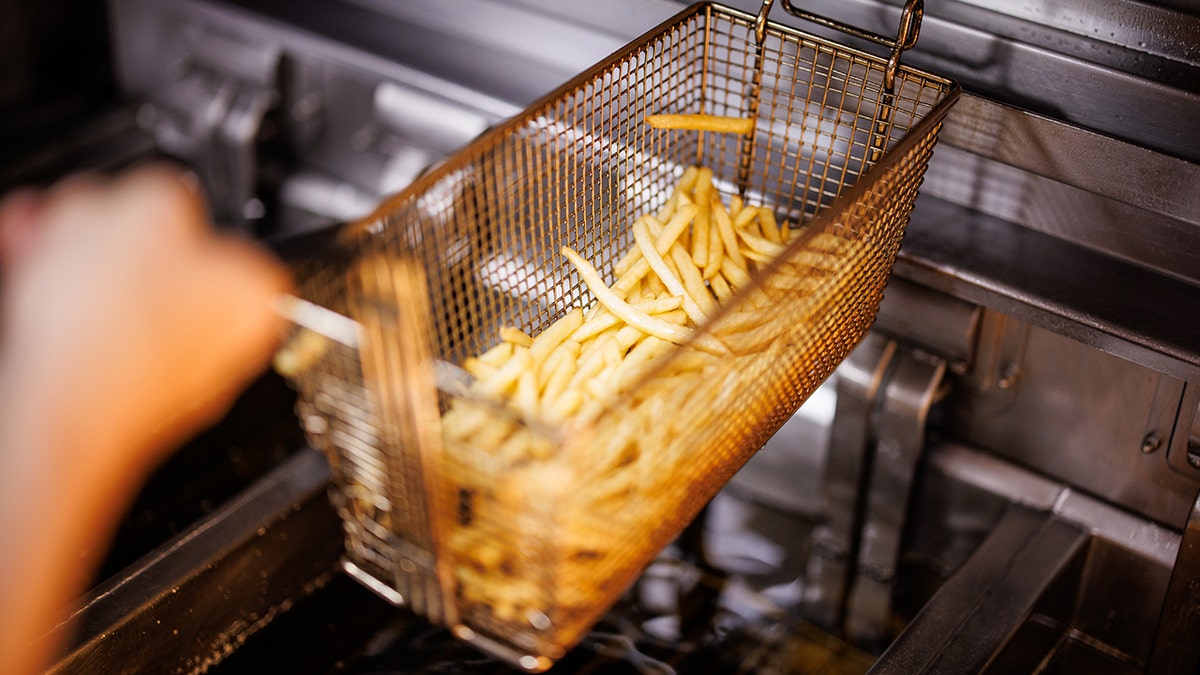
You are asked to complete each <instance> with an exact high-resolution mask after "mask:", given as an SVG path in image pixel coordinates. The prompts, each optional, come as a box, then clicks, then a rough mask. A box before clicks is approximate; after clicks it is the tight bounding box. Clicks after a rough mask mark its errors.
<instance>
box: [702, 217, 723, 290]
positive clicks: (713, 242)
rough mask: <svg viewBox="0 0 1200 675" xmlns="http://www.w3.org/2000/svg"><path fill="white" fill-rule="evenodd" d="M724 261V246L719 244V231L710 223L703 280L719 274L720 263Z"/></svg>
mask: <svg viewBox="0 0 1200 675" xmlns="http://www.w3.org/2000/svg"><path fill="white" fill-rule="evenodd" d="M724 259H725V246H724V244H722V243H721V231H720V229H719V228H718V227H717V226H716V225H713V224H712V223H711V222H710V223H709V228H708V260H706V261H705V262H704V278H705V279H712V278H713V277H715V276H717V275H718V274H720V273H721V262H722V261H723V260H724Z"/></svg>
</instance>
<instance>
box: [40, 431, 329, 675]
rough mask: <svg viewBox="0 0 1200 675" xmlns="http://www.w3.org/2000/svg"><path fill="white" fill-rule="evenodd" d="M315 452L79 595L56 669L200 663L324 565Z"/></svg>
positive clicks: (322, 577)
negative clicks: (78, 605) (69, 642)
mask: <svg viewBox="0 0 1200 675" xmlns="http://www.w3.org/2000/svg"><path fill="white" fill-rule="evenodd" d="M328 480H329V470H328V467H327V466H326V464H325V462H324V460H323V459H322V458H321V457H320V456H319V455H318V454H317V453H316V452H314V451H311V450H307V451H304V452H302V453H300V454H298V455H296V456H295V457H293V458H292V459H290V460H287V461H286V462H284V463H283V464H282V465H280V466H279V467H278V468H277V469H275V470H274V471H273V472H272V473H271V474H269V475H268V476H266V477H265V478H264V479H262V480H261V481H259V482H258V483H255V484H254V485H253V486H251V487H250V488H249V489H247V490H246V491H245V492H243V493H242V494H240V495H238V496H237V497H236V498H234V499H233V500H231V501H230V502H229V503H227V504H226V505H225V506H223V507H222V508H221V509H219V510H218V511H216V512H215V513H213V515H212V516H211V517H209V518H207V519H205V520H204V521H202V522H201V523H199V524H197V525H195V526H194V527H192V528H190V529H189V530H187V531H186V532H185V533H184V534H183V535H181V536H179V537H177V538H176V539H174V540H172V541H170V542H168V543H167V544H165V545H163V546H162V547H160V548H159V549H157V550H155V551H153V552H152V553H151V554H149V555H147V556H146V557H145V558H143V559H142V560H140V561H138V562H137V563H135V564H134V565H132V566H131V567H129V568H127V569H126V570H124V571H123V572H121V573H120V574H118V575H117V576H116V577H114V578H112V579H110V580H109V581H107V582H105V583H104V584H102V585H101V586H100V587H98V588H96V589H95V590H94V591H93V592H92V593H91V594H90V595H89V596H88V598H86V599H85V600H84V603H83V606H82V608H81V609H79V610H78V611H77V612H76V613H75V615H74V617H73V621H74V622H75V625H74V626H73V628H72V629H73V630H74V632H75V637H74V640H73V642H72V645H71V647H70V649H69V650H68V651H67V652H66V653H65V655H64V656H62V657H61V658H60V660H59V661H58V662H57V663H56V664H55V665H54V667H53V668H52V671H51V672H55V673H63V674H67V673H93V672H133V671H138V672H164V673H165V672H185V673H186V672H202V671H203V670H205V669H206V668H208V667H210V666H212V665H214V664H216V663H218V662H220V661H221V660H222V659H223V658H225V657H227V656H228V655H229V654H230V653H232V652H233V650H234V649H235V648H236V647H237V646H238V645H240V644H241V643H242V642H244V641H245V640H246V639H247V638H248V637H249V636H250V635H252V634H253V633H254V632H255V631H257V630H259V629H261V628H262V627H263V626H265V625H266V624H268V623H270V622H271V621H272V620H273V619H274V617H275V616H276V615H277V614H278V613H280V612H282V611H285V610H286V609H287V608H288V607H290V606H291V605H292V604H293V603H294V602H296V600H298V599H299V598H302V597H304V596H305V595H307V594H309V593H312V592H313V591H314V590H316V589H317V588H319V587H320V586H321V585H322V584H324V583H325V582H326V581H328V579H329V577H330V575H331V574H332V573H333V571H334V568H335V565H336V563H337V560H338V558H339V557H340V556H341V545H340V542H339V537H338V529H339V527H338V519H337V516H336V515H334V513H333V510H332V509H330V507H329V503H328V500H327V498H326V496H325V490H326V486H327V484H328Z"/></svg>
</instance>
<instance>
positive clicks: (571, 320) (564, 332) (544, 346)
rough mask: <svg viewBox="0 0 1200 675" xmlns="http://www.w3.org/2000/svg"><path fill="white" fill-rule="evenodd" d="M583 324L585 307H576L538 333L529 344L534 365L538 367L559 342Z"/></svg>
mask: <svg viewBox="0 0 1200 675" xmlns="http://www.w3.org/2000/svg"><path fill="white" fill-rule="evenodd" d="M582 325H583V309H582V308H575V309H572V310H571V311H569V312H567V313H566V314H564V315H563V316H562V317H561V318H559V319H558V321H555V322H554V323H552V324H550V327H549V328H547V329H546V330H544V331H542V332H541V333H538V336H537V337H536V338H534V339H533V340H531V344H530V345H529V356H530V358H531V359H532V360H533V367H534V368H537V367H538V366H539V365H540V364H541V363H542V362H544V361H545V360H546V357H547V356H549V355H550V352H551V351H553V350H554V348H555V347H557V346H558V345H559V343H561V342H562V341H563V340H566V339H567V338H568V337H569V336H570V335H571V334H573V333H574V332H575V331H576V330H577V329H578V328H579V327H580V326H582Z"/></svg>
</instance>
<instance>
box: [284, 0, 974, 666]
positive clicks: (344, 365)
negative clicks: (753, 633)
mask: <svg viewBox="0 0 1200 675" xmlns="http://www.w3.org/2000/svg"><path fill="white" fill-rule="evenodd" d="M765 11H766V10H764V14H763V16H765ZM900 42H903V40H902V41H900ZM902 48H903V46H901V47H898V48H896V49H895V50H894V53H893V59H892V60H891V61H892V63H891V64H890V65H889V60H888V59H885V58H879V57H876V56H873V55H871V54H868V53H865V52H863V51H860V50H857V49H852V48H849V47H847V46H844V45H841V44H837V43H835V42H832V41H829V40H826V39H823V38H820V37H816V36H813V35H810V34H806V33H803V32H800V31H797V30H794V29H791V28H786V27H782V26H778V25H775V24H767V23H765V21H760V20H759V17H756V16H754V15H750V14H745V13H742V12H739V11H736V10H732V9H728V8H725V7H722V6H717V5H713V4H707V3H703V4H699V5H695V6H693V7H691V8H689V9H687V10H686V11H684V12H683V13H681V14H680V15H678V16H677V17H675V18H673V19H671V20H670V21H668V22H666V23H665V24H663V25H662V26H660V27H659V28H657V29H655V30H654V31H652V32H651V33H648V34H647V35H645V36H643V37H642V38H640V39H639V40H637V41H636V42H634V43H632V44H630V45H628V46H627V47H626V48H624V49H623V50H621V51H620V52H618V53H617V54H615V55H614V56H612V57H610V58H609V59H608V60H606V61H605V62H604V63H601V64H599V65H597V66H596V67H594V68H592V69H591V70H589V71H587V72H585V73H583V74H582V75H580V76H579V77H578V78H576V79H574V80H573V81H571V82H569V83H568V84H566V85H565V86H563V87H562V88H560V89H559V90H557V91H556V92H554V93H553V94H551V95H549V96H548V97H546V98H545V99H543V100H542V101H540V102H538V103H536V104H535V105H533V106H531V107H530V108H529V109H527V110H526V111H524V112H523V113H521V114H520V115H518V116H516V117H515V118H513V119H512V120H510V121H508V122H507V123H505V124H504V125H503V126H500V127H498V128H495V129H493V130H491V131H490V132H488V133H487V134H485V135H484V136H482V137H481V138H480V139H478V140H477V141H476V142H474V143H472V144H471V145H470V146H468V147H467V148H465V149H464V150H463V151H461V152H459V153H458V154H456V155H454V156H453V157H452V158H450V159H449V160H448V161H447V162H446V163H445V164H443V165H441V166H439V167H438V168H436V169H435V170H433V171H431V172H430V173H429V174H427V175H425V176H423V177H422V178H421V179H420V180H418V181H417V182H416V183H415V184H413V185H412V186H411V187H410V188H408V189H407V190H405V191H404V192H403V193H401V194H399V195H397V196H395V197H394V198H392V199H390V200H389V201H387V202H385V203H384V204H383V205H382V206H381V207H380V208H379V209H378V210H377V212H376V213H375V214H373V215H372V216H371V217H369V218H367V219H365V220H364V221H362V222H359V223H355V224H353V225H352V226H350V227H349V228H348V229H347V231H346V232H345V234H346V236H347V238H348V239H349V240H351V241H352V245H353V247H354V251H355V254H354V255H352V256H350V257H349V259H346V260H340V261H329V262H326V263H324V264H320V265H308V266H307V267H305V268H304V269H301V270H299V274H300V276H301V277H302V286H301V293H300V294H301V296H302V297H303V298H304V299H305V300H306V301H307V302H310V303H312V305H313V306H315V307H316V308H319V309H320V311H323V312H329V311H332V313H333V315H334V316H336V317H340V318H342V319H345V320H346V321H345V322H344V323H343V324H342V327H343V328H344V330H331V329H329V327H328V326H326V328H325V329H321V330H320V332H322V333H324V334H325V336H326V337H327V338H332V339H330V340H328V344H326V345H324V346H323V347H322V349H321V351H320V354H319V356H318V358H317V359H316V362H315V363H314V364H313V365H312V366H311V367H309V368H307V369H305V370H303V371H302V372H299V373H298V374H295V375H294V378H293V379H294V382H295V385H296V387H297V389H298V391H299V392H300V405H299V414H300V416H301V419H302V421H303V422H304V426H305V428H306V430H307V431H308V433H309V437H310V439H311V441H312V443H313V444H314V446H316V447H318V448H319V449H321V450H322V451H324V452H325V453H326V454H327V456H328V458H329V460H330V464H331V466H332V468H333V475H334V482H335V489H334V490H333V491H332V493H331V496H332V499H333V501H334V503H335V505H336V507H337V509H338V511H339V513H340V515H341V516H342V519H343V521H344V526H345V534H346V544H347V561H346V569H347V570H348V571H349V572H350V573H351V574H352V575H353V576H355V577H356V578H358V579H359V580H360V581H362V582H363V583H364V584H366V585H368V586H370V587H371V588H373V589H374V590H375V591H377V592H378V593H380V594H381V595H383V596H384V597H386V598H389V599H391V600H392V601H394V602H396V603H398V604H400V603H404V604H407V605H409V606H411V607H412V608H413V609H414V610H415V611H416V612H418V613H420V614H423V615H425V616H427V617H429V618H430V619H431V620H432V621H434V622H437V623H441V624H444V625H447V626H450V627H451V628H452V629H453V630H454V632H455V634H456V635H458V636H459V637H461V638H463V639H466V640H471V641H474V642H476V643H477V644H479V645H480V646H481V647H482V648H484V649H485V650H488V651H490V652H493V653H495V654H498V655H500V656H502V657H504V658H506V659H508V660H510V661H511V662H513V663H515V664H517V665H519V666H521V667H523V668H526V669H529V670H543V669H545V668H547V667H549V666H550V665H551V664H552V662H553V660H554V659H556V658H558V657H559V656H561V655H562V654H563V653H565V651H566V650H568V649H569V648H570V647H571V646H572V645H574V644H575V643H576V642H577V641H578V640H579V639H580V638H581V637H582V636H583V634H584V633H585V632H586V631H587V630H588V629H589V628H590V627H591V626H592V625H593V624H594V622H595V621H596V620H598V619H599V618H600V616H601V615H602V614H603V613H604V612H605V611H606V609H607V608H608V607H609V606H611V605H612V603H613V602H615V601H616V599H617V598H618V597H619V595H620V594H621V593H622V592H623V591H624V590H625V589H626V588H627V587H628V586H629V585H630V584H631V583H632V581H633V580H634V579H635V578H636V576H637V575H638V574H639V572H640V571H641V569H642V568H643V567H644V566H645V565H646V564H647V563H648V562H649V561H650V560H651V559H652V558H653V557H654V556H655V555H656V554H657V553H658V552H659V551H660V550H661V549H662V548H663V547H665V546H666V545H667V544H668V543H669V542H670V541H671V540H672V539H673V538H674V537H676V536H677V535H678V534H679V533H680V532H681V531H682V529H683V528H684V526H685V525H686V524H687V523H688V522H689V521H690V520H691V519H693V518H694V517H695V516H696V514H697V513H698V512H699V510H700V509H701V508H702V507H703V505H704V504H705V503H706V502H707V501H708V500H709V499H710V498H711V497H712V496H713V495H714V494H715V493H716V491H717V490H719V489H720V488H721V486H722V485H723V484H724V483H725V482H726V481H727V480H728V479H729V478H730V477H731V476H732V475H733V473H734V472H735V471H737V469H738V468H739V467H740V466H741V465H742V464H743V463H744V462H745V461H746V460H747V459H749V458H750V456H751V455H753V454H754V452H755V451H757V449H758V448H760V447H761V446H762V445H763V444H764V443H765V442H766V440H767V439H768V438H769V437H770V436H771V435H772V434H773V433H774V432H775V431H776V430H777V429H778V428H779V427H780V426H781V425H782V424H783V422H785V421H786V420H787V419H788V418H789V416H791V415H792V414H793V413H794V412H795V410H796V409H797V408H798V407H799V406H800V404H801V403H802V402H803V401H804V400H805V399H806V398H807V397H808V396H809V395H810V393H812V392H813V391H814V390H815V389H816V388H817V386H818V385H819V384H820V383H821V382H822V381H823V380H824V379H825V378H826V377H827V376H828V375H829V374H830V373H832V371H833V370H834V368H836V366H837V365H838V364H839V363H840V362H841V361H842V360H843V359H844V358H845V357H846V356H847V355H848V354H849V352H850V351H851V349H853V347H854V346H855V345H856V344H857V343H858V341H859V340H860V339H861V338H862V337H863V335H864V334H865V332H866V331H867V329H868V327H869V326H870V325H871V323H872V321H873V319H874V316H875V313H876V311H877V309H878V306H879V302H880V300H881V297H882V293H883V288H884V284H885V283H886V280H887V277H888V274H889V273H890V270H891V267H892V263H893V261H894V258H895V255H896V252H897V249H898V247H899V244H900V239H901V236H902V234H903V231H904V227H905V225H906V223H907V221H908V217H909V213H910V211H911V209H912V206H913V201H914V199H915V197H916V193H917V188H918V186H919V184H920V182H921V179H922V175H923V173H924V171H925V168H926V166H927V163H928V161H929V157H930V154H931V152H932V149H933V145H934V142H935V139H936V136H937V132H938V130H939V128H940V125H941V120H942V118H943V117H944V116H945V114H946V112H947V110H948V109H949V107H950V105H951V104H952V103H953V101H954V100H955V97H956V96H957V93H958V90H957V87H956V86H955V85H954V84H953V83H951V82H949V81H947V80H945V79H942V78H939V77H936V76H933V75H930V74H927V73H922V72H919V71H915V70H912V69H909V68H904V67H898V66H897V65H896V58H895V57H896V56H897V55H898V54H899V51H901V50H902ZM887 85H891V86H887ZM658 113H706V114H711V115H717V116H734V117H750V118H752V119H753V120H754V124H753V130H752V131H751V132H749V133H746V134H728V133H713V132H702V131H686V130H659V129H654V128H652V127H650V126H648V125H647V124H646V123H645V122H644V120H645V118H646V116H648V115H652V114H658ZM697 165H702V166H704V167H706V168H708V169H710V170H711V172H712V185H713V188H714V189H715V191H716V193H717V194H718V196H719V197H720V198H721V199H724V200H727V201H731V202H733V201H736V202H738V203H745V204H748V203H751V202H753V203H756V204H761V205H763V210H765V211H766V212H767V214H765V215H766V217H770V218H773V219H774V220H776V221H777V222H779V223H785V224H786V229H785V230H784V235H785V238H786V243H779V244H778V245H777V248H778V249H780V250H781V252H777V253H778V254H777V255H774V256H771V257H770V259H765V258H764V260H763V261H762V264H761V265H759V266H758V268H757V271H756V272H755V274H754V275H753V277H752V278H750V280H749V282H748V283H746V284H744V285H743V286H742V287H741V288H739V289H737V291H736V292H735V293H733V294H732V295H731V296H730V297H727V298H724V299H723V300H722V301H721V302H720V303H718V304H716V305H715V309H714V310H713V311H711V312H710V313H709V314H708V315H707V318H706V320H705V321H703V322H701V323H699V324H698V325H697V326H696V327H695V328H694V329H693V330H691V331H689V332H688V333H687V336H686V337H685V338H682V339H678V340H675V341H673V342H672V343H671V344H670V345H668V349H666V351H665V352H663V353H662V354H660V355H659V356H658V357H657V358H655V359H654V360H653V361H652V362H651V365H649V366H647V367H645V368H643V369H641V370H639V371H637V373H636V374H635V376H630V377H628V378H626V379H624V380H622V381H621V382H622V386H620V387H617V388H613V389H611V390H609V391H608V392H607V394H608V396H607V398H605V399H604V401H605V402H604V404H603V405H602V406H600V407H599V408H595V409H593V410H592V411H591V412H590V414H588V415H577V416H568V417H566V418H561V419H548V418H546V417H543V416H539V415H538V414H534V413H531V412H530V411H529V410H528V409H522V408H521V407H520V406H517V405H514V403H513V401H512V396H511V395H509V396H506V395H483V394H480V393H479V392H478V391H477V390H476V389H472V388H471V387H469V386H467V384H465V383H469V382H470V379H471V378H470V377H469V376H465V375H464V374H463V372H462V371H461V370H460V367H461V366H463V365H464V364H466V363H467V362H468V361H469V359H471V358H472V357H476V356H478V355H480V354H484V353H485V352H488V350H490V349H492V348H494V347H495V346H496V345H497V343H498V342H499V340H500V339H499V338H498V335H499V334H500V333H501V329H502V328H505V327H510V328H516V329H519V330H520V331H523V332H524V333H525V334H527V335H530V336H537V335H539V334H540V333H542V332H543V331H546V330H547V329H549V328H550V327H552V326H554V325H555V323H556V322H558V321H560V320H561V319H563V317H565V316H567V315H568V314H571V313H578V312H581V310H587V311H590V312H594V311H596V310H594V309H592V308H593V306H594V305H595V299H594V298H593V294H592V290H591V289H590V288H589V286H588V284H587V280H586V279H584V278H583V277H582V276H581V273H580V272H579V269H578V268H577V267H576V266H574V265H572V264H571V263H570V262H568V260H567V259H565V258H564V256H563V255H562V249H563V248H564V247H567V248H570V249H572V250H573V251H577V252H578V253H579V255H580V256H581V257H582V258H584V259H586V260H587V261H589V262H590V263H591V265H593V266H594V268H595V270H596V271H597V273H598V274H599V275H600V276H601V277H602V278H603V280H604V281H605V282H606V283H608V284H611V283H613V282H614V280H615V279H616V277H617V270H618V269H619V268H620V267H621V266H622V265H623V263H622V262H621V259H622V257H623V256H624V255H625V253H626V251H628V250H630V249H631V248H633V247H635V246H636V241H635V237H634V235H633V234H632V233H631V231H630V227H629V224H630V223H634V222H635V221H637V219H638V218H639V216H641V215H642V214H647V213H655V212H658V211H660V210H661V209H663V208H664V207H665V206H666V205H667V202H668V200H669V199H671V194H672V189H673V187H674V186H676V184H677V183H678V181H680V179H681V177H683V176H685V175H687V171H688V167H692V166H697ZM735 195H736V196H737V199H736V200H734V196H735ZM764 231H765V230H764ZM709 283H712V282H709ZM334 323H337V322H336V321H335V322H334ZM714 345H716V346H715V347H714ZM496 393H497V392H492V394H496ZM500 393H501V394H503V392H500ZM451 416H455V417H456V420H455V421H454V424H453V425H452V424H451V421H450V418H451ZM461 417H467V418H469V419H470V420H471V421H470V422H469V423H467V424H466V426H465V427H464V426H463V422H462V420H461V419H457V418H461ZM451 426H454V427H455V428H454V429H453V430H452V429H451Z"/></svg>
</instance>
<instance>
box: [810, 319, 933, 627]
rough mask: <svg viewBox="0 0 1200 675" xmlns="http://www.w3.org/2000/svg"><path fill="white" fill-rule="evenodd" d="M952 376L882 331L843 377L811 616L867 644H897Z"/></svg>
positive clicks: (816, 534)
mask: <svg viewBox="0 0 1200 675" xmlns="http://www.w3.org/2000/svg"><path fill="white" fill-rule="evenodd" d="M946 370H947V364H946V362H945V361H944V360H943V359H939V358H934V357H930V356H927V355H923V354H922V355H917V354H915V353H913V352H909V351H907V350H903V349H900V348H899V347H898V345H897V343H896V342H893V341H890V340H887V339H886V338H883V337H881V336H879V335H878V334H874V333H872V334H871V335H870V336H869V337H868V339H867V340H865V341H864V342H863V344H862V346H861V347H860V348H859V349H858V350H856V351H855V352H854V353H853V354H852V355H851V357H850V358H849V359H847V361H846V363H845V364H843V366H842V367H841V369H840V370H839V371H838V372H839V380H838V403H837V413H836V415H835V417H834V421H833V426H832V429H831V434H830V446H829V455H828V464H827V466H826V476H825V500H826V513H827V516H826V520H825V522H823V523H821V524H820V525H818V526H817V527H816V528H815V529H814V531H813V538H812V554H811V555H810V557H809V568H808V578H809V582H810V587H809V589H808V593H807V597H806V602H805V605H806V606H805V610H806V616H807V617H809V619H810V620H812V621H813V622H814V623H816V624H818V625H822V626H824V627H826V628H828V629H831V630H834V631H838V632H842V633H844V634H845V635H846V636H847V637H849V638H851V639H853V640H854V641H856V642H858V643H860V644H868V643H875V642H881V641H882V640H884V639H886V638H887V637H888V636H887V626H888V623H889V621H888V619H889V617H890V615H891V610H892V600H891V597H892V585H893V581H894V578H895V574H896V565H897V561H898V559H899V556H900V546H901V543H902V541H901V539H902V535H903V532H904V524H905V522H904V521H905V516H906V513H907V505H908V502H909V495H910V492H911V489H912V484H913V479H914V476H915V474H916V468H917V463H918V461H919V459H920V457H921V454H922V451H923V449H924V446H925V427H926V421H927V417H928V414H929V410H930V408H931V407H932V406H933V404H934V402H935V401H936V400H937V399H938V398H939V397H940V395H941V394H942V393H943V382H944V379H945V374H946Z"/></svg>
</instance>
